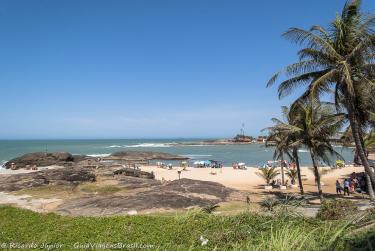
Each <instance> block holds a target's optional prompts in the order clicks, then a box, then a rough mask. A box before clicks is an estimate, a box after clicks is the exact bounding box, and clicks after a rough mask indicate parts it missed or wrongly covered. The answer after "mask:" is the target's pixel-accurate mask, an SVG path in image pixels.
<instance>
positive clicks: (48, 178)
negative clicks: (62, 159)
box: [0, 167, 96, 192]
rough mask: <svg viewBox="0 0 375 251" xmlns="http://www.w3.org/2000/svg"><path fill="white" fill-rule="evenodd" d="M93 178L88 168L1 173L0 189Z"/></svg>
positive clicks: (66, 183)
mask: <svg viewBox="0 0 375 251" xmlns="http://www.w3.org/2000/svg"><path fill="white" fill-rule="evenodd" d="M95 180H96V178H95V175H94V174H93V173H92V172H91V171H90V170H88V169H83V168H74V167H64V168H57V169H47V170H43V171H38V172H31V173H23V174H11V175H1V176H0V191H5V192H9V191H17V190H21V189H26V188H32V187H40V186H46V185H77V184H79V183H82V182H93V181H95Z"/></svg>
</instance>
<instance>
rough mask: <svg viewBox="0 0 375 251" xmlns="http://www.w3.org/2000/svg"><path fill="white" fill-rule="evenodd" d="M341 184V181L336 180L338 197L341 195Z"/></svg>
mask: <svg viewBox="0 0 375 251" xmlns="http://www.w3.org/2000/svg"><path fill="white" fill-rule="evenodd" d="M341 190H342V189H341V184H340V181H339V180H336V194H337V195H339V194H340V195H341Z"/></svg>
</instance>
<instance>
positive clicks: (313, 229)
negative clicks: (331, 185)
mask: <svg viewBox="0 0 375 251" xmlns="http://www.w3.org/2000/svg"><path fill="white" fill-rule="evenodd" d="M0 219H1V221H0V232H1V235H0V243H10V242H14V243H19V244H27V243H32V242H33V243H36V244H40V243H47V244H54V243H58V244H62V245H64V246H63V249H64V250H67V249H68V250H69V249H72V248H73V245H74V244H76V245H77V243H79V244H82V245H83V244H85V243H101V244H104V243H107V244H113V243H122V244H134V243H138V244H145V245H146V244H148V245H153V248H150V249H149V250H213V249H215V248H216V249H218V250H302V249H304V250H351V248H352V246H350V245H356V246H361V247H367V248H368V250H369V246H368V244H367V243H368V241H369V240H371V239H368V238H373V236H374V232H373V231H368V232H366V233H358V234H356V235H355V236H358V238H350V236H351V234H350V233H351V231H352V230H353V229H355V226H353V225H351V224H348V223H347V222H345V221H321V220H317V219H307V218H303V217H291V216H287V215H278V216H274V217H271V216H265V215H260V214H255V213H243V214H240V215H235V216H225V217H223V216H215V215H212V214H207V213H204V212H202V211H201V210H191V211H188V212H187V213H184V214H179V215H174V216H170V215H169V216H167V215H153V216H151V215H149V216H116V217H67V216H58V215H56V214H38V213H34V212H31V211H28V210H21V209H16V208H12V207H0ZM201 237H202V238H203V239H207V240H208V242H207V245H204V246H202V241H201V240H200V239H202V238H201ZM370 243H371V242H370ZM371 244H372V243H371ZM365 250H366V249H365Z"/></svg>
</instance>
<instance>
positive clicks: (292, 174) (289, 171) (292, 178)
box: [285, 168, 298, 185]
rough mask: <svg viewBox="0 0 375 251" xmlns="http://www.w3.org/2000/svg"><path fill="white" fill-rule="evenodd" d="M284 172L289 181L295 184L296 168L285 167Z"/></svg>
mask: <svg viewBox="0 0 375 251" xmlns="http://www.w3.org/2000/svg"><path fill="white" fill-rule="evenodd" d="M285 174H286V176H288V177H289V179H290V183H291V184H292V185H294V184H296V179H297V177H298V171H297V169H292V168H288V169H286V173H285Z"/></svg>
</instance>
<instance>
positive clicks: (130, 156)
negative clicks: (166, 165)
mask: <svg viewBox="0 0 375 251" xmlns="http://www.w3.org/2000/svg"><path fill="white" fill-rule="evenodd" d="M103 159H105V160H124V161H148V160H187V159H189V158H187V157H184V156H180V155H175V154H169V153H160V152H142V151H121V152H115V153H112V154H111V155H110V156H108V157H104V158H103Z"/></svg>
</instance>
